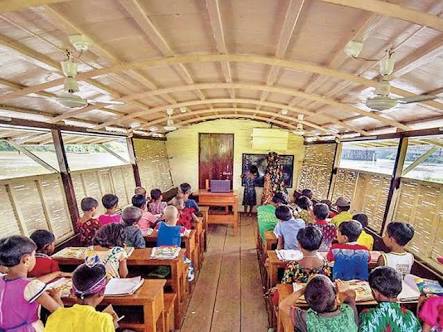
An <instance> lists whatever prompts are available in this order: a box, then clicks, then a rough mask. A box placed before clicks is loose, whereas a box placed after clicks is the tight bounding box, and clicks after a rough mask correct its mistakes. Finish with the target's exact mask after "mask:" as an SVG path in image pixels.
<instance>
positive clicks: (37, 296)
mask: <svg viewBox="0 0 443 332" xmlns="http://www.w3.org/2000/svg"><path fill="white" fill-rule="evenodd" d="M36 248H37V246H36V245H35V243H34V242H33V241H32V240H30V239H28V238H26V237H24V236H18V235H15V236H10V237H7V238H3V239H1V240H0V265H2V266H6V267H7V268H8V271H7V274H6V275H5V276H3V277H0V294H1V296H0V308H1V312H0V330H1V331H14V332H32V331H43V323H42V322H41V321H40V317H39V312H40V305H42V306H43V307H44V308H46V309H47V310H48V311H50V312H54V311H55V310H56V309H57V308H59V307H62V306H63V302H62V301H61V299H60V293H59V292H56V291H50V292H46V291H45V289H46V284H45V282H43V281H42V280H39V279H28V273H29V272H30V271H31V270H32V269H33V268H34V266H35V250H36ZM47 281H48V282H49V281H50V280H47Z"/></svg>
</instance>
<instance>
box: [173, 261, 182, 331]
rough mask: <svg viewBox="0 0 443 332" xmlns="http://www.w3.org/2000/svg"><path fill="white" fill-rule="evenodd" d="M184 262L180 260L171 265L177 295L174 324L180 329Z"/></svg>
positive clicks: (174, 289)
mask: <svg viewBox="0 0 443 332" xmlns="http://www.w3.org/2000/svg"><path fill="white" fill-rule="evenodd" d="M183 264H184V263H183V262H178V264H172V265H171V278H172V290H173V291H174V292H175V294H176V295H177V296H176V298H175V303H174V325H175V328H176V329H177V330H178V329H180V323H181V317H182V316H181V308H182V297H183V294H182V292H183V290H182V281H181V279H180V278H182V277H181V275H182V274H183Z"/></svg>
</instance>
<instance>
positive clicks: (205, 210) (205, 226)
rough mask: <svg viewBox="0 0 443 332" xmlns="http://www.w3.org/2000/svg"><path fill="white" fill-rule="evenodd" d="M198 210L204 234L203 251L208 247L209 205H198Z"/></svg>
mask: <svg viewBox="0 0 443 332" xmlns="http://www.w3.org/2000/svg"><path fill="white" fill-rule="evenodd" d="M199 208H200V212H201V214H202V217H203V220H202V221H203V230H204V232H205V234H204V251H206V250H207V249H208V218H209V206H199Z"/></svg>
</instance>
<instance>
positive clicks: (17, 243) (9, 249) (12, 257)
mask: <svg viewBox="0 0 443 332" xmlns="http://www.w3.org/2000/svg"><path fill="white" fill-rule="evenodd" d="M36 249H37V246H36V245H35V243H34V241H32V240H31V239H28V238H27V237H25V236H20V235H13V236H9V237H6V238H3V239H0V265H2V266H6V267H14V266H17V265H19V264H20V263H21V262H22V259H23V257H24V256H31V255H32V254H33V253H34V252H35V250H36Z"/></svg>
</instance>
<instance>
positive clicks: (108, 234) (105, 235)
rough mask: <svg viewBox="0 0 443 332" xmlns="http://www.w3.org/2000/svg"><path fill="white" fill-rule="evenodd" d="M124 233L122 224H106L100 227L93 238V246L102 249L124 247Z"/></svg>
mask: <svg viewBox="0 0 443 332" xmlns="http://www.w3.org/2000/svg"><path fill="white" fill-rule="evenodd" d="M125 241H126V231H125V226H124V225H123V224H107V225H105V226H103V227H101V228H100V229H99V230H98V231H97V233H96V234H95V237H94V245H98V246H101V247H103V248H113V247H124V245H125Z"/></svg>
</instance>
